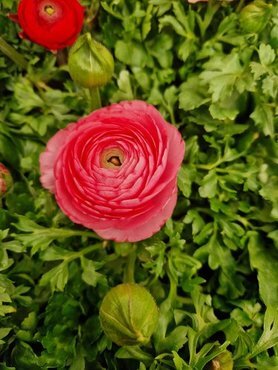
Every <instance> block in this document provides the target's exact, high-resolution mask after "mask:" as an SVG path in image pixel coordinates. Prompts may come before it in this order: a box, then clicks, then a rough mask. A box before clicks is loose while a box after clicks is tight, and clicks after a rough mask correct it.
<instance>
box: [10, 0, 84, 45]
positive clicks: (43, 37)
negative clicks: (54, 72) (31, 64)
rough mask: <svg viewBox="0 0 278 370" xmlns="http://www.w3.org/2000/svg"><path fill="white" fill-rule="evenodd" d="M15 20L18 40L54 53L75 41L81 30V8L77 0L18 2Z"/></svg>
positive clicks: (82, 17) (26, 0)
mask: <svg viewBox="0 0 278 370" xmlns="http://www.w3.org/2000/svg"><path fill="white" fill-rule="evenodd" d="M12 19H13V20H15V17H14V16H12ZM16 20H17V22H18V23H19V25H20V26H21V28H22V30H23V32H22V33H21V36H22V37H24V38H28V39H30V40H31V41H33V42H35V43H37V44H39V45H42V46H44V47H45V48H47V49H50V50H58V49H62V48H64V47H66V46H69V45H72V44H73V43H74V42H75V40H76V38H77V36H78V34H79V33H80V31H81V29H82V25H83V20H84V8H83V7H82V6H81V5H80V3H79V2H78V0H21V1H20V2H19V5H18V13H17V17H16Z"/></svg>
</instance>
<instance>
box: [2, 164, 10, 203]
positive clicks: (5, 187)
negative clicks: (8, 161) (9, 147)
mask: <svg viewBox="0 0 278 370" xmlns="http://www.w3.org/2000/svg"><path fill="white" fill-rule="evenodd" d="M12 186H13V179H12V176H11V173H10V171H9V170H8V169H7V167H6V166H4V165H3V163H0V197H3V196H4V195H5V194H6V193H7V192H8V191H9V190H10V189H11V188H12Z"/></svg>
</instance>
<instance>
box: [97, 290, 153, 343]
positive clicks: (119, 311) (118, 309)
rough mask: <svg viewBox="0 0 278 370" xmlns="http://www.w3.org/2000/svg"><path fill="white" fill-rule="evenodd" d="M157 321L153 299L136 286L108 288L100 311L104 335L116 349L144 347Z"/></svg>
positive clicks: (145, 291) (146, 291)
mask: <svg viewBox="0 0 278 370" xmlns="http://www.w3.org/2000/svg"><path fill="white" fill-rule="evenodd" d="M157 321H158V308H157V305H156V303H155V300H154V298H153V296H152V295H151V294H150V293H149V291H148V290H147V289H146V288H144V287H142V286H140V285H138V284H120V285H117V286H116V287H114V288H112V289H111V290H110V291H109V292H108V293H107V294H106V296H105V297H104V299H103V302H102V304H101V307H100V322H101V326H102V328H103V330H104V333H105V334H106V335H107V337H108V338H109V339H111V340H112V341H113V342H114V343H116V344H118V345H119V346H132V345H140V344H146V343H148V342H149V340H150V337H151V335H152V334H153V332H154V330H155V328H156V325H157Z"/></svg>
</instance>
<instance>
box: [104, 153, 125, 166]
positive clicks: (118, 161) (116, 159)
mask: <svg viewBox="0 0 278 370" xmlns="http://www.w3.org/2000/svg"><path fill="white" fill-rule="evenodd" d="M107 162H108V163H112V164H113V165H114V166H117V167H120V166H121V165H122V162H121V159H120V157H118V156H116V155H112V157H111V158H109V159H108V160H107Z"/></svg>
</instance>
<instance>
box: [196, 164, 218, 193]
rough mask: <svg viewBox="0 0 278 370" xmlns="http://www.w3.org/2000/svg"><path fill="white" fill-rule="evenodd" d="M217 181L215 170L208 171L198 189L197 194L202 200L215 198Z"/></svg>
mask: <svg viewBox="0 0 278 370" xmlns="http://www.w3.org/2000/svg"><path fill="white" fill-rule="evenodd" d="M217 185H218V179H217V174H216V171H215V170H211V171H209V173H208V174H207V175H206V176H205V177H204V178H203V180H202V181H201V186H200V187H199V194H200V196H201V197H202V198H213V197H215V195H216V193H217V189H218V186H217Z"/></svg>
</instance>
